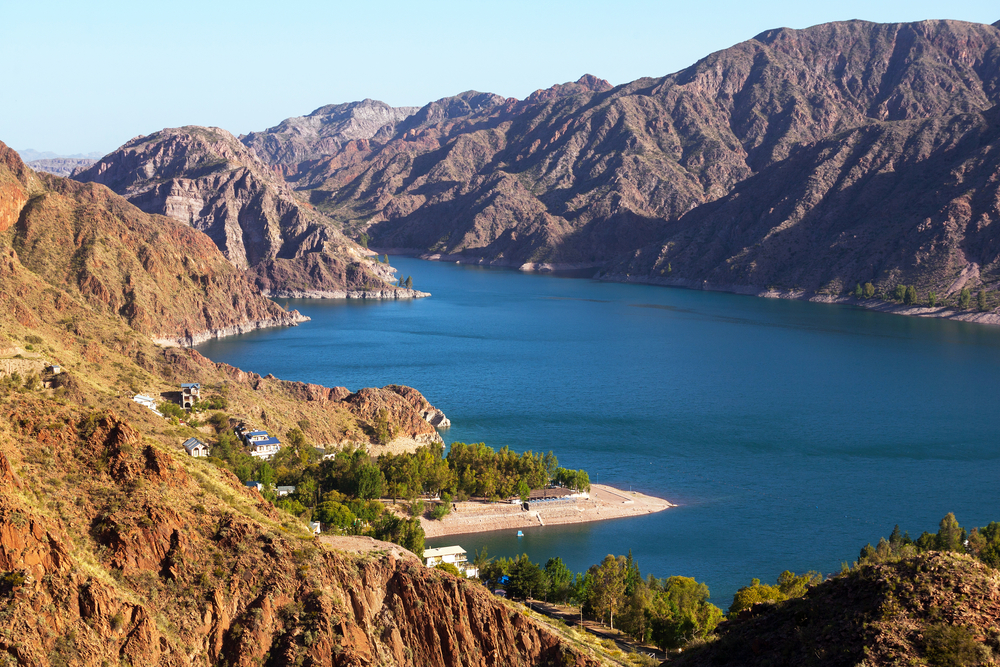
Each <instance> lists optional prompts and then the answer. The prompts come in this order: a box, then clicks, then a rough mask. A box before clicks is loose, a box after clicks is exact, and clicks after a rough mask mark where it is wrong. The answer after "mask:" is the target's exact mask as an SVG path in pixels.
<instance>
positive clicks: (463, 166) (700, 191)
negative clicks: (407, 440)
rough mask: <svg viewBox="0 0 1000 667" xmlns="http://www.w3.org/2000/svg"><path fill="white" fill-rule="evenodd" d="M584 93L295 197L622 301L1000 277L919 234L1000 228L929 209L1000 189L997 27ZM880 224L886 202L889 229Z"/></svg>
mask: <svg viewBox="0 0 1000 667" xmlns="http://www.w3.org/2000/svg"><path fill="white" fill-rule="evenodd" d="M578 83H579V85H576V86H573V87H570V89H558V88H555V89H552V90H550V91H546V92H540V93H536V94H535V95H533V96H532V97H531V98H529V99H527V100H524V101H523V102H516V101H513V100H506V101H499V100H494V101H493V103H492V104H489V105H481V106H480V107H479V108H478V109H475V110H470V111H468V112H464V113H463V114H461V115H456V114H450V115H448V114H441V113H436V114H435V113H432V111H433V109H431V108H430V107H428V108H427V110H426V111H424V110H422V111H421V112H418V113H417V114H414V115H413V116H411V117H410V118H408V119H407V120H406V121H404V122H403V123H401V124H400V125H399V127H398V128H397V133H396V136H395V137H393V138H392V139H391V140H390V141H388V142H386V143H385V144H384V145H381V146H371V145H369V146H361V145H353V146H349V147H344V148H342V149H341V150H340V151H338V153H336V154H335V155H332V156H331V157H329V158H327V159H326V160H323V161H320V162H318V163H316V164H315V165H311V166H310V167H309V168H308V169H306V170H305V171H304V172H303V173H300V174H299V175H297V177H296V178H297V180H295V181H294V184H295V187H296V188H299V189H301V190H307V191H309V193H310V197H311V201H312V202H313V203H314V204H316V205H317V207H318V208H320V209H321V210H323V211H325V212H327V213H329V214H330V215H331V216H333V217H336V218H337V219H339V220H342V221H343V222H344V223H345V224H346V225H348V226H349V227H350V228H352V229H358V230H366V231H367V233H368V234H369V235H370V236H371V238H372V244H373V245H375V246H377V247H385V248H398V249H408V250H411V251H418V252H421V253H427V254H430V255H431V256H435V255H442V256H448V257H449V258H453V259H461V260H463V261H482V262H486V263H494V264H501V265H511V266H522V265H523V266H524V268H538V267H539V266H541V265H544V264H549V265H553V266H559V265H566V266H571V265H576V266H594V267H602V268H605V269H608V268H610V269H612V274H613V276H612V277H618V278H621V279H626V277H627V278H628V279H632V280H647V281H658V280H660V279H661V274H660V271H661V270H663V271H664V274H665V273H667V268H668V267H669V268H670V269H671V271H672V272H673V276H672V277H671V278H670V280H672V281H673V284H687V285H696V284H697V285H701V284H703V281H705V280H708V281H709V283H711V284H715V285H719V286H725V287H726V288H751V287H752V288H753V290H762V289H764V288H765V287H766V286H768V285H787V286H788V288H792V287H793V286H799V287H801V288H802V289H806V288H808V289H811V290H816V289H821V290H827V289H829V290H839V289H840V288H841V287H843V286H845V285H848V286H850V287H853V284H854V283H855V282H856V281H858V280H861V281H865V280H869V279H871V280H874V281H876V283H877V287H878V288H879V289H880V290H891V288H892V287H893V286H894V284H895V283H894V282H893V281H896V280H907V281H909V282H911V283H917V284H921V285H927V286H931V285H933V286H935V287H936V288H937V290H938V291H939V292H946V291H948V290H949V287H950V286H951V284H952V283H953V282H954V280H955V278H956V276H957V274H958V272H959V271H961V270H963V269H966V268H967V267H969V266H970V265H971V264H973V263H975V264H977V265H979V266H980V267H982V266H989V265H991V263H992V262H994V260H995V255H990V253H989V251H988V248H985V247H984V246H983V243H986V242H985V241H982V240H981V239H979V238H978V237H979V236H981V235H979V234H978V233H977V234H974V235H973V236H976V237H977V238H976V239H971V240H968V241H967V240H962V241H957V240H954V239H953V240H954V242H949V243H934V244H932V245H930V246H928V245H926V243H927V242H928V241H929V238H930V237H928V236H927V234H923V233H922V232H921V233H917V232H916V231H915V230H916V228H917V227H918V226H920V225H922V224H924V223H925V221H926V220H928V219H931V220H934V219H937V218H939V217H940V218H941V219H942V220H944V219H949V216H950V215H951V214H949V213H943V214H942V213H941V212H942V210H943V208H945V207H948V206H950V205H951V202H953V201H956V202H957V201H958V200H960V199H961V198H962V197H963V196H964V197H966V198H979V199H982V200H983V201H982V203H981V204H979V205H978V206H979V208H977V209H976V211H975V215H976V216H979V217H978V218H977V219H982V218H981V214H985V215H986V216H987V217H986V218H985V219H983V220H987V221H988V220H991V219H992V217H991V216H992V215H994V214H993V213H991V212H989V205H988V204H987V200H988V199H989V197H988V196H986V195H979V194H976V193H974V192H973V186H972V185H968V184H966V185H963V184H962V183H959V184H957V185H955V186H954V187H951V186H949V187H948V188H947V190H948V192H947V195H948V196H947V197H946V196H945V193H943V192H942V193H938V194H934V195H929V194H928V193H927V192H926V191H927V185H928V183H929V182H930V181H929V180H927V179H932V178H939V177H945V178H951V176H950V174H951V171H950V170H953V169H957V170H959V171H961V172H962V175H961V176H959V177H958V178H959V179H960V180H963V182H964V179H965V178H966V175H965V172H964V170H966V169H969V168H972V167H971V165H973V164H978V163H979V162H981V161H983V160H985V162H984V166H983V167H982V168H981V169H980V170H979V171H977V174H978V176H977V177H976V178H978V181H977V182H983V181H984V179H987V180H988V176H987V173H988V166H986V163H988V161H989V160H988V158H987V157H984V156H983V155H981V154H980V153H978V152H977V151H979V150H980V148H981V147H980V146H979V145H978V144H977V143H976V142H977V141H978V142H986V143H987V144H988V143H989V142H991V141H993V140H994V139H993V138H992V135H991V134H990V132H991V131H990V130H989V129H988V128H989V127H992V122H993V121H992V120H991V118H992V116H988V115H984V114H986V112H987V110H989V109H990V108H992V107H993V106H994V105H995V104H996V102H997V101H998V96H1000V31H998V30H997V28H996V27H995V26H987V25H978V24H971V23H962V22H956V21H925V22H920V23H909V24H874V23H867V22H862V21H850V22H843V23H831V24H825V25H819V26H815V27H812V28H808V29H805V30H789V29H778V30H771V31H767V32H765V33H762V34H761V35H758V36H757V37H756V38H754V39H752V40H749V41H747V42H744V43H742V44H738V45H736V46H734V47H732V48H729V49H725V50H723V51H720V52H717V53H714V54H712V55H710V56H708V57H707V58H705V59H704V60H702V61H700V62H698V63H696V64H695V65H693V66H692V67H690V68H688V69H686V70H683V71H681V72H678V73H676V74H673V75H670V76H666V77H663V78H660V79H642V80H639V81H635V82H632V83H629V84H626V85H623V86H619V87H617V88H614V89H613V90H607V89H606V86H602V85H599V84H595V80H593V79H592V78H585V79H582V80H581V81H580V82H578ZM564 88H566V87H564ZM439 106H440V105H439ZM924 121H926V122H924ZM970 124H971V126H970ZM977 127H978V128H980V129H975V128H977ZM897 165H899V166H900V167H901V168H904V169H905V170H906V171H905V173H903V172H899V173H895V170H896V167H897ZM879 170H881V171H879ZM890 171H892V172H894V173H895V175H892V176H886V175H885V174H886V173H888V172H890ZM946 174H949V175H948V176H945V175H946ZM838 178H839V180H837V179H838ZM919 179H923V180H919ZM974 180H975V179H974ZM890 181H891V182H892V183H893V185H892V188H893V194H892V196H891V198H890V201H883V200H882V199H881V197H880V194H879V193H880V192H882V191H880V190H878V188H883V187H886V185H885V184H886V183H888V182H890ZM862 188H863V189H865V193H864V195H863V196H862V195H859V196H858V197H857V198H854V195H855V194H857V193H859V192H860V189H862ZM789 193H794V194H789ZM724 198H728V199H726V200H725V201H724V202H720V203H719V204H714V203H713V202H719V200H723V199H724ZM737 198H738V199H739V203H738V204H737V203H734V202H735V200H736V199H737ZM848 200H850V201H851V202H853V203H850V204H849V203H848ZM861 202H868V203H873V202H877V203H878V210H879V213H878V215H877V216H876V215H875V214H874V213H873V212H872V211H870V210H868V209H867V208H865V207H864V205H863V204H862V203H861ZM779 204H780V205H779ZM980 209H981V210H980ZM814 218H815V219H820V218H822V219H823V220H826V221H827V222H825V223H822V224H815V223H814V222H813V219H814ZM889 219H891V220H893V223H892V225H891V226H890V228H888V229H883V228H882V226H881V224H882V221H885V220H889ZM733 220H739V221H740V222H739V223H738V224H735V223H734V222H733ZM831 220H837V221H838V222H836V224H833V223H831V222H830V221H831ZM751 222H752V226H753V228H754V231H752V232H747V227H748V225H751ZM953 222H954V220H953ZM948 224H951V223H948ZM956 224H958V223H956ZM961 224H964V223H961ZM976 224H979V223H976ZM985 224H988V222H986V223H984V225H983V226H984V227H985ZM846 228H851V230H852V231H851V238H852V240H853V239H854V238H855V237H856V238H857V239H858V241H857V242H855V243H854V244H853V245H850V244H845V243H844V241H843V239H842V238H841V236H840V235H841V234H842V233H844V232H845V231H846ZM789 229H791V231H790V232H789V231H788V230H789ZM769 231H771V232H773V233H772V234H771V236H769V237H768V236H767V235H768V233H769ZM963 235H964V232H963ZM764 237H768V239H769V242H768V243H767V244H762V246H763V247H764V249H763V250H762V249H759V248H756V247H755V246H756V244H757V243H758V241H759V240H761V239H763V238H764ZM801 237H805V238H801ZM956 238H957V237H956ZM861 239H879V241H878V243H875V244H868V243H865V242H863V241H862V240H861ZM831 245H833V246H835V254H836V255H837V259H836V260H833V259H831V256H830V255H831V251H830V247H831ZM987 245H988V243H987ZM641 248H645V250H643V252H642V253H641V254H640V255H641V256H640V257H639V258H638V259H634V257H633V256H634V253H635V252H636V251H637V250H639V249H641ZM676 253H681V254H679V255H677V254H676ZM452 255H454V257H451V256H452ZM675 256H676V257H677V260H678V261H676V262H675V261H674V257H675ZM786 256H787V257H786ZM918 258H919V259H918ZM633 260H634V261H633ZM831 262H833V263H832V264H831ZM734 264H739V266H741V267H749V268H742V269H737V268H730V267H731V266H734ZM626 274H629V275H626ZM664 280H666V278H664ZM978 284H979V283H977V281H972V282H970V283H969V285H970V286H975V285H978Z"/></svg>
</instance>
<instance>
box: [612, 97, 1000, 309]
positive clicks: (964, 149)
mask: <svg viewBox="0 0 1000 667" xmlns="http://www.w3.org/2000/svg"><path fill="white" fill-rule="evenodd" d="M998 170H1000V110H998V108H997V107H994V108H991V109H989V110H988V111H985V112H983V113H963V114H957V115H953V116H947V117H935V118H931V119H927V120H911V121H899V122H895V123H870V124H868V125H865V126H863V127H860V128H858V129H855V130H850V131H847V132H844V133H841V134H839V135H836V136H834V137H833V138H830V139H828V140H824V141H820V142H816V143H814V144H810V145H808V146H803V147H800V148H796V149H795V150H793V152H792V154H791V155H790V156H789V157H788V158H787V159H785V160H783V161H781V162H779V163H777V164H775V165H772V166H770V167H768V168H766V169H764V170H763V171H761V172H760V173H759V174H756V175H754V176H752V177H751V178H748V179H747V180H746V181H745V182H743V183H741V184H739V185H738V186H737V187H736V188H735V189H734V191H733V192H732V193H731V194H730V195H727V196H726V197H724V198H722V199H721V200H719V201H716V202H713V203H710V204H707V205H704V206H701V207H699V208H697V209H695V210H694V211H692V212H691V213H689V214H687V215H685V216H683V217H682V218H681V219H680V221H679V222H678V223H676V225H675V226H674V227H673V228H672V229H671V230H670V231H669V233H668V235H667V238H668V239H669V240H668V241H667V242H666V243H665V244H662V245H660V244H657V245H654V246H651V247H648V248H645V249H643V250H642V251H641V252H638V253H636V254H635V256H634V257H633V258H631V259H630V260H628V261H625V262H623V263H621V264H620V265H618V266H616V267H614V268H613V269H611V271H612V273H613V274H617V275H618V276H622V275H626V274H628V275H631V276H639V277H641V276H653V278H654V279H655V280H656V281H657V282H662V283H664V284H678V285H688V286H710V287H722V288H730V289H741V288H746V289H748V290H749V291H755V290H757V289H760V287H761V286H764V285H767V286H772V287H774V288H777V289H785V290H791V289H798V290H803V291H806V290H808V293H810V294H811V293H813V292H814V291H819V292H822V293H825V294H829V295H837V294H840V293H841V292H842V291H844V290H845V289H847V290H849V289H852V288H853V287H854V286H855V284H857V283H865V282H871V283H873V284H874V285H878V286H880V287H882V288H883V289H886V290H888V289H891V288H892V287H893V286H895V285H897V284H906V285H911V284H912V285H915V286H916V287H917V289H918V291H919V293H921V294H926V293H927V292H929V291H936V292H937V294H938V296H940V297H948V296H951V295H953V294H955V293H956V292H957V291H958V290H959V289H961V288H962V287H981V286H982V287H986V288H987V289H991V290H994V289H996V288H997V287H998V284H1000V274H998V268H1000V266H998V264H1000V237H998V234H1000V231H998V229H997V227H996V226H995V225H992V224H991V223H992V222H994V221H996V220H997V219H998V216H1000V183H998V181H997V178H996V174H997V172H998ZM960 277H961V278H962V279H961V280H960V279H959V278H960Z"/></svg>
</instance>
